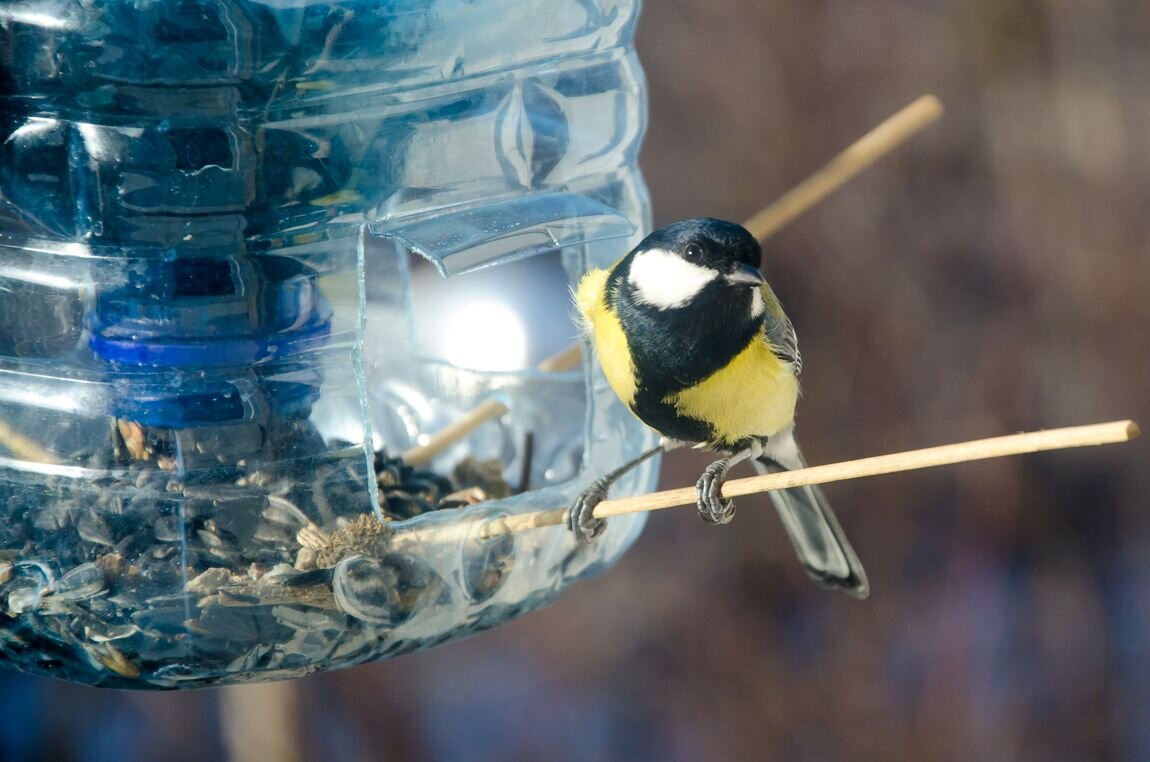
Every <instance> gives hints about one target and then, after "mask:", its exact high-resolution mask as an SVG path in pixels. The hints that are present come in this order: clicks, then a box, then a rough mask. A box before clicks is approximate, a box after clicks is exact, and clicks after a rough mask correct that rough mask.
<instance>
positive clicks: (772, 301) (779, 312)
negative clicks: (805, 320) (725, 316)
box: [760, 283, 803, 376]
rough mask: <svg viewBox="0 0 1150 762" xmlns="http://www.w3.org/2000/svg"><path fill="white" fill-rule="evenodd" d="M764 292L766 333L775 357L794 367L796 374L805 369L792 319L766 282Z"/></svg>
mask: <svg viewBox="0 0 1150 762" xmlns="http://www.w3.org/2000/svg"><path fill="white" fill-rule="evenodd" d="M760 289H761V290H762V294H763V305H764V306H765V307H766V310H765V311H764V315H763V322H764V327H763V331H764V335H765V336H766V339H767V343H768V344H770V345H771V351H772V352H774V354H775V357H778V358H779V359H780V360H782V361H783V362H785V363H787V364H789V365H790V366H791V367H792V368H794V371H795V375H796V376H797V375H799V373H801V372H802V369H803V357H802V355H801V354H799V340H798V337H797V336H795V327H794V326H793V325H791V319H790V318H788V317H787V313H785V312H783V305H782V304H781V303H780V302H779V298H778V297H777V296H775V292H774V291H772V290H771V287H770V286H769V285H767V284H766V283H764V284H763V285H762V286H760Z"/></svg>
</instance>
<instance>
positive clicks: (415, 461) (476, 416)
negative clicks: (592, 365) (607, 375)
mask: <svg viewBox="0 0 1150 762" xmlns="http://www.w3.org/2000/svg"><path fill="white" fill-rule="evenodd" d="M581 358H582V354H581V352H580V349H579V345H578V344H572V345H571V346H569V347H567V348H566V349H564V350H562V351H560V352H556V353H555V354H553V355H551V356H550V357H548V358H547V359H545V360H543V362H541V363H539V365H537V366H536V370H539V371H542V372H544V373H562V372H563V371H567V370H571V369H572V368H574V367H576V366H577V365H578V364H579V361H580V360H581ZM506 412H507V405H505V404H503V403H502V402H500V401H499V400H497V399H495V398H494V397H490V398H488V399H486V400H484V401H483V402H480V403H479V404H478V405H476V406H475V407H473V408H471V409H470V410H468V411H467V412H466V413H464V414H463V415H461V416H460V417H459V418H457V419H456V420H454V421H452V422H451V423H449V424H448V425H447V426H446V427H444V428H442V429H440V430H439V431H437V432H435V434H433V435H432V436H431V438H430V439H428V440H427V441H426V442H424V443H423V444H421V445H419V446H418V447H412V448H411V449H410V450H408V451H407V452H405V453H404V454H403V460H404V462H405V463H408V464H409V465H412V466H423V465H426V464H427V463H428V462H430V461H431V459H432V458H434V457H435V456H436V455H438V454H439V453H441V452H443V451H444V450H446V449H447V448H448V447H450V446H451V445H453V444H455V443H456V442H458V441H459V440H461V439H463V438H464V437H466V436H467V435H468V434H470V433H471V432H473V431H475V429H477V428H479V427H480V426H481V425H483V424H484V423H486V422H487V421H491V420H494V419H496V418H498V417H499V416H501V415H503V414H504V413H506Z"/></svg>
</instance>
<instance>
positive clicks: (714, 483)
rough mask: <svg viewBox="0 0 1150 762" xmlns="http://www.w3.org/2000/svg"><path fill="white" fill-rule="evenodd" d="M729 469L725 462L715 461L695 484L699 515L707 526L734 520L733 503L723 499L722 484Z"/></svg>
mask: <svg viewBox="0 0 1150 762" xmlns="http://www.w3.org/2000/svg"><path fill="white" fill-rule="evenodd" d="M729 468H730V466H728V464H727V462H726V461H725V460H719V461H715V462H714V463H712V464H711V465H709V466H707V470H706V471H704V472H703V475H702V476H700V477H699V481H698V482H696V483H695V490H696V491H697V493H698V506H699V515H700V516H701V517H702V518H703V521H705V522H707V523H708V524H729V523H730V521H731V519H733V518H735V501H734V500H731V499H730V498H726V497H723V482H725V481H726V480H727V470H728V469H729Z"/></svg>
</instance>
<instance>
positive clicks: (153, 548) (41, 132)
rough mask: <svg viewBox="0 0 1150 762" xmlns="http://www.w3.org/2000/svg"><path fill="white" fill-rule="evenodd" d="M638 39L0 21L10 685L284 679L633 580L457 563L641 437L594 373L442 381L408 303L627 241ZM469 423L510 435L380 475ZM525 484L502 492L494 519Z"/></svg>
mask: <svg viewBox="0 0 1150 762" xmlns="http://www.w3.org/2000/svg"><path fill="white" fill-rule="evenodd" d="M637 12H638V1H637V0H547V1H546V2H538V3H522V2H519V1H518V0H479V1H478V2H476V1H475V0H466V1H465V0H342V1H341V0H336V1H334V2H313V1H312V0H24V1H22V2H7V3H4V4H3V5H2V6H0V654H2V655H3V659H4V661H5V663H6V664H8V665H10V666H13V667H15V668H18V669H22V670H26V671H29V672H35V673H41V674H46V675H51V676H55V677H60V678H64V679H69V680H76V681H81V682H86V683H92V684H99V685H110V686H117V687H139V688H180V687H192V686H203V685H210V684H223V683H230V682H242V681H248V680H256V679H276V678H283V677H291V676H294V675H299V674H305V673H308V672H312V671H315V670H321V669H330V668H337V667H343V666H348V665H351V664H356V663H360V662H363V661H368V660H372V659H378V658H384V657H387V656H390V655H394V654H399V653H404V652H407V651H411V650H413V649H417V648H422V647H427V646H430V645H434V644H436V643H439V642H442V641H444V640H447V639H450V638H453V637H457V636H459V635H462V634H465V633H468V632H473V631H477V630H482V629H485V628H488V627H491V626H494V625H497V624H499V623H501V622H503V621H506V620H507V619H509V618H511V617H514V616H516V615H518V614H520V613H523V612H525V611H528V610H530V609H532V608H536V607H538V606H541V605H543V604H545V603H547V602H548V601H550V600H551V599H552V598H554V596H556V595H557V594H558V593H559V592H561V590H562V589H563V588H564V587H565V586H566V585H567V584H569V583H570V582H571V581H573V580H574V579H576V578H578V577H579V576H581V575H584V574H587V573H590V572H593V571H595V570H598V569H601V568H604V567H605V566H606V565H609V564H610V563H611V562H613V561H614V559H616V558H617V557H618V556H619V554H621V553H622V552H623V550H625V548H626V547H627V546H628V545H629V544H630V542H632V541H633V540H634V538H635V536H636V535H637V533H638V531H639V529H640V528H641V520H637V519H631V520H613V521H612V526H611V529H610V530H609V531H608V532H607V533H606V535H605V536H604V537H603V538H602V539H601V540H600V541H599V542H598V543H597V544H595V545H593V546H579V545H577V544H576V543H575V542H574V541H573V540H572V539H571V538H570V537H569V536H568V535H567V534H566V533H565V532H564V531H562V530H560V529H552V530H538V531H535V532H530V533H524V534H519V535H515V536H502V537H497V538H493V539H484V537H483V535H482V533H481V529H482V527H483V526H484V524H485V522H487V521H489V520H490V519H491V518H493V517H497V516H499V515H504V514H507V513H514V512H525V511H531V510H537V509H542V508H554V507H561V506H564V505H566V504H567V503H568V502H569V501H570V499H571V498H572V496H573V495H574V494H576V493H577V492H578V490H579V489H580V488H581V487H582V485H583V484H584V483H585V482H586V481H587V480H588V479H589V478H592V477H593V476H595V475H597V474H600V473H602V472H603V471H606V470H607V469H609V468H610V467H611V466H612V465H615V463H616V462H617V461H618V460H619V459H620V458H622V457H626V456H628V455H630V454H633V453H635V452H637V451H638V450H639V449H640V448H642V447H644V446H646V445H648V444H649V443H650V435H649V434H648V433H647V432H645V431H644V430H643V428H642V427H641V426H640V425H639V424H638V423H637V422H636V421H634V420H633V419H632V418H630V417H629V416H628V415H627V414H626V412H625V411H623V410H622V409H621V407H620V406H619V405H618V403H617V402H616V401H615V400H614V398H613V396H612V395H611V394H610V392H609V390H608V389H607V387H606V385H605V383H604V381H603V379H602V378H601V376H599V375H598V374H597V371H593V370H592V366H591V365H590V364H589V363H585V365H584V369H583V370H582V371H579V370H574V371H563V372H555V371H538V370H530V369H526V368H521V369H510V370H506V369H505V370H502V371H500V372H492V371H486V370H482V369H477V368H468V367H461V366H459V365H457V364H453V363H452V362H450V361H449V360H445V359H444V358H443V357H437V356H434V353H432V352H429V351H428V349H427V347H426V346H424V345H423V344H422V343H421V340H420V338H419V337H420V335H421V326H420V325H418V324H417V323H416V318H415V317H414V316H415V312H414V311H413V309H414V308H413V306H412V288H411V284H412V281H413V279H415V280H418V278H419V277H421V276H420V274H419V272H415V271H418V270H419V269H420V268H421V267H424V266H425V265H421V264H420V263H422V262H424V261H425V260H429V261H430V262H432V263H433V264H434V265H435V268H436V269H437V270H438V271H439V273H440V274H442V275H444V276H448V277H449V280H448V282H449V283H450V284H452V286H453V287H454V288H456V289H457V291H456V293H464V294H465V293H467V290H468V288H469V285H468V284H469V283H470V281H468V280H467V278H468V274H469V273H472V272H473V271H476V270H478V269H481V268H487V267H494V268H498V267H513V266H514V265H508V264H506V263H508V262H512V261H515V260H520V259H523V258H525V257H531V256H532V255H539V257H537V258H536V259H537V261H543V259H546V258H552V259H554V260H555V261H556V262H558V263H559V265H561V266H562V268H563V269H564V271H565V272H566V276H567V279H568V280H569V281H573V280H574V279H575V278H577V277H578V275H579V273H580V272H581V271H582V270H584V269H586V268H587V267H588V266H591V265H597V266H603V265H605V264H608V263H610V262H611V261H613V260H614V259H615V258H617V257H618V256H620V255H621V254H622V253H623V252H625V251H626V250H627V249H628V248H629V247H630V246H631V245H633V243H634V242H635V241H637V239H638V238H639V237H640V235H641V234H642V233H643V232H644V230H645V229H646V227H647V226H648V210H647V201H646V193H645V189H644V187H643V184H642V179H641V177H640V175H639V173H638V170H637V168H636V154H637V150H638V145H639V141H640V138H641V134H642V130H643V124H644V118H645V113H644V94H643V79H642V73H641V71H640V69H639V66H638V63H637V60H636V58H635V55H634V51H633V49H632V47H631V44H632V33H633V30H634V25H635V21H636V15H637ZM541 258H542V259H541ZM493 272H502V271H493ZM507 272H510V271H509V270H508V271H507ZM508 283H509V284H510V283H511V281H510V280H509V281H508ZM511 287H513V286H511V285H509V286H508V288H511ZM565 298H566V296H565V294H564V293H563V291H562V288H557V289H556V293H555V296H554V299H556V300H563V299H565ZM424 333H426V330H424ZM569 335H570V336H571V337H572V338H574V337H575V335H576V331H575V329H574V328H571V329H570V331H569ZM491 399H497V400H498V401H500V403H501V404H503V405H504V407H505V408H506V411H505V412H504V413H503V414H502V415H500V416H498V417H497V418H496V419H494V420H490V421H487V422H485V423H483V424H482V425H480V426H479V427H478V428H476V429H475V431H474V432H473V433H472V434H470V435H469V436H468V437H466V438H464V439H463V440H461V441H460V442H459V443H456V444H454V445H453V446H451V447H449V448H448V449H447V450H445V451H444V452H442V453H441V454H439V455H438V456H437V457H436V459H435V460H433V461H432V462H430V463H429V464H422V463H421V464H418V465H417V466H416V467H412V466H411V465H408V464H404V463H401V462H400V461H399V460H398V456H399V455H400V454H401V453H403V452H404V451H405V450H407V449H408V448H410V447H413V446H415V445H418V444H421V443H423V442H425V441H426V440H427V438H428V437H429V436H430V435H433V434H434V433H435V432H436V431H437V430H439V429H441V428H442V427H443V426H444V425H446V424H448V423H450V422H452V421H453V420H457V419H458V418H459V417H460V416H462V415H464V414H466V411H467V410H468V409H470V408H471V407H473V406H474V405H477V404H482V403H484V402H485V401H488V400H491ZM492 459H495V463H494V465H492ZM453 469H456V473H455V475H454V476H452V470H453ZM460 469H462V470H460ZM467 469H470V471H468V470H467ZM469 474H470V475H469ZM476 474H480V476H476ZM518 474H524V475H525V476H524V477H523V481H525V482H528V483H529V485H530V487H531V489H529V490H528V491H526V492H523V493H522V494H518V495H516V496H514V497H505V494H506V492H507V491H508V490H507V489H506V488H507V487H508V486H509V485H513V484H514V483H516V482H517V481H518V480H519V477H518V476H517V475H518ZM652 479H653V472H652V470H651V468H648V469H646V470H645V471H643V472H642V473H640V474H638V475H637V476H636V477H635V478H634V479H632V480H630V481H629V482H628V483H626V484H624V485H621V487H622V489H621V490H620V491H621V492H625V491H627V490H631V491H635V490H638V489H640V488H643V487H649V486H651V482H652ZM476 485H479V486H480V488H481V489H483V490H484V491H483V492H482V493H476V492H475V491H474V487H475V486H476ZM520 486H522V485H520ZM461 487H470V488H471V489H470V490H463V491H462V492H458V493H457V494H452V493H453V492H456V491H457V490H459V489H460V488H461ZM477 494H478V497H477ZM483 498H486V499H483ZM476 500H481V502H478V503H477V504H475V505H469V503H471V502H474V501H476Z"/></svg>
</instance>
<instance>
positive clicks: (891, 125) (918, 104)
mask: <svg viewBox="0 0 1150 762" xmlns="http://www.w3.org/2000/svg"><path fill="white" fill-rule="evenodd" d="M940 116H942V103H941V102H940V101H939V100H938V98H936V97H935V96H933V95H924V96H922V97H921V98H919V99H918V100H916V101H915V102H914V103H912V104H910V105H909V106H907V107H906V108H904V109H903V110H902V111H899V112H898V113H897V114H895V115H894V116H892V117H890V118H889V119H887V120H886V121H885V122H883V123H882V124H880V125H879V126H878V127H875V128H874V129H873V130H871V131H870V132H868V133H867V134H866V135H863V136H862V137H861V138H859V139H858V140H857V141H855V142H854V143H853V144H852V145H851V146H850V147H849V148H847V149H846V150H845V151H843V152H842V153H840V154H839V155H838V156H836V157H835V158H833V159H831V161H830V163H828V164H827V165H826V166H824V167H823V168H822V169H820V170H819V171H818V172H816V173H815V174H813V175H811V176H810V177H808V178H807V179H806V180H804V181H803V182H802V183H800V184H799V185H797V186H795V187H794V188H793V189H791V190H790V191H789V192H787V193H786V194H785V195H784V196H783V197H782V198H780V199H778V200H777V201H775V203H773V204H771V205H770V206H768V207H767V208H766V209H763V210H762V211H761V212H759V213H758V214H756V215H755V216H754V217H752V218H751V219H749V220H747V222H746V223H745V224H744V227H746V228H747V229H748V230H750V231H751V232H752V233H753V234H754V235H755V238H757V239H758V240H760V241H762V240H764V239H766V238H769V237H770V236H772V235H774V234H775V233H776V232H778V230H779V229H780V228H782V227H783V226H784V225H786V224H787V223H788V222H790V221H791V220H793V219H795V218H796V217H798V216H799V215H800V214H802V213H803V212H805V211H806V210H808V209H810V208H811V207H812V206H814V205H815V204H817V203H818V202H819V201H821V200H822V199H824V198H826V197H827V195H829V194H830V193H831V191H833V190H835V189H836V188H838V187H839V186H841V185H843V184H844V183H846V182H847V181H848V180H850V179H851V178H852V177H854V176H855V175H857V174H858V173H859V172H861V171H863V170H864V169H866V168H867V167H869V166H870V165H871V164H873V163H875V162H876V161H877V160H878V159H880V158H881V157H883V156H885V155H886V154H888V153H890V152H891V151H892V150H894V149H895V148H897V147H898V146H899V145H901V144H902V143H904V142H906V141H907V140H909V139H910V138H911V137H912V136H914V135H915V134H917V133H918V132H919V131H921V130H922V129H923V128H925V127H927V126H928V125H930V124H931V123H933V122H935V121H936V120H938V118H939V117H940ZM580 357H581V353H580V347H579V345H578V344H572V345H571V346H569V347H567V348H566V349H564V350H563V351H561V352H559V353H557V354H555V355H552V356H551V357H548V358H547V359H546V360H544V361H543V362H541V363H539V365H538V366H537V369H538V370H540V371H543V372H545V373H558V372H561V371H565V370H570V369H571V368H574V367H575V366H576V365H578V364H579V360H580ZM506 412H507V406H506V405H504V404H503V403H502V402H499V401H498V400H494V399H488V400H486V401H484V402H481V403H480V404H479V405H477V406H476V407H474V408H472V409H471V410H468V411H467V412H466V413H464V414H463V415H462V416H461V417H460V418H459V420H457V421H454V422H452V423H451V424H450V425H448V426H447V427H446V428H445V429H443V430H442V431H439V432H436V433H435V434H434V435H433V436H432V437H431V439H429V440H428V441H427V442H426V443H425V444H423V445H420V446H418V447H413V448H411V449H410V450H408V451H407V452H405V453H404V454H403V460H404V461H406V462H407V463H409V464H411V465H413V466H422V465H425V464H427V463H428V462H429V461H430V460H431V459H432V458H434V457H435V456H436V455H438V454H439V453H441V452H442V451H443V450H445V449H447V448H448V447H450V446H451V445H452V444H454V443H455V442H458V441H459V440H460V439H463V438H464V437H466V436H467V435H468V434H470V433H471V432H472V431H475V429H476V428H478V427H479V426H481V425H482V424H484V423H486V422H487V421H490V420H493V419H495V418H498V417H499V416H501V415H503V414H504V413H506Z"/></svg>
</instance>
